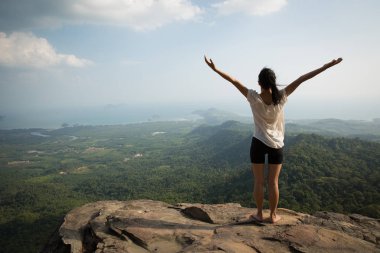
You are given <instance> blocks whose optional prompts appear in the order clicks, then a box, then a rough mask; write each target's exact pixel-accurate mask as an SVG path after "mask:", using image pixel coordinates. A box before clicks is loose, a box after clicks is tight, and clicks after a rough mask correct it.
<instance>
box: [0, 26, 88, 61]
mask: <svg viewBox="0 0 380 253" xmlns="http://www.w3.org/2000/svg"><path fill="white" fill-rule="evenodd" d="M0 52H1V53H0V64H1V65H5V66H9V67H19V66H21V67H36V68H42V67H49V66H56V65H67V66H72V67H84V66H86V65H89V64H91V61H89V60H86V59H80V58H78V57H76V56H75V55H71V54H59V53H57V52H56V51H55V50H54V48H53V47H52V46H51V45H50V44H49V42H48V41H47V40H46V39H44V38H38V37H36V36H35V35H34V34H32V33H19V32H15V33H12V34H10V35H9V36H7V34H5V33H2V32H0Z"/></svg>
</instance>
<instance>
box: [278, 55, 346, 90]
mask: <svg viewBox="0 0 380 253" xmlns="http://www.w3.org/2000/svg"><path fill="white" fill-rule="evenodd" d="M341 61H342V58H338V59H334V60H332V61H331V62H329V63H326V64H325V65H323V66H322V67H320V68H318V69H315V70H313V71H311V72H309V73H307V74H304V75H302V76H300V77H299V78H298V79H296V80H294V81H293V82H292V83H291V84H289V85H288V86H286V88H285V91H286V95H287V96H289V95H290V94H292V93H293V91H295V90H296V89H297V87H298V86H299V85H300V84H301V83H303V82H305V81H307V80H309V79H311V78H313V77H314V76H316V75H318V74H320V73H322V72H323V71H325V70H326V69H328V68H331V67H332V66H334V65H336V64H338V63H340V62H341Z"/></svg>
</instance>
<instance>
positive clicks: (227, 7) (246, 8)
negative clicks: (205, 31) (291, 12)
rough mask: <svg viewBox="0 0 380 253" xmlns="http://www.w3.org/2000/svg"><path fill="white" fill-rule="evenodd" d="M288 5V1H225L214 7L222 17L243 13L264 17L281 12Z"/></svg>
mask: <svg viewBox="0 0 380 253" xmlns="http://www.w3.org/2000/svg"><path fill="white" fill-rule="evenodd" d="M286 4H287V0H224V1H223V2H221V3H216V4H213V6H214V7H215V8H216V9H217V10H218V12H219V13H220V14H222V15H230V14H234V13H239V12H242V13H246V14H248V15H257V16H263V15H267V14H271V13H273V12H276V11H279V10H281V9H282V8H283V7H284V6H285V5H286Z"/></svg>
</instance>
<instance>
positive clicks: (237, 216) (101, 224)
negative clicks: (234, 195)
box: [42, 200, 380, 253]
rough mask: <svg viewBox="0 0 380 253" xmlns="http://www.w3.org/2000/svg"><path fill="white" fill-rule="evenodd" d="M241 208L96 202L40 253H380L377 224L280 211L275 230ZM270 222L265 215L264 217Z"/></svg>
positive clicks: (68, 220) (71, 218) (74, 214)
mask: <svg viewBox="0 0 380 253" xmlns="http://www.w3.org/2000/svg"><path fill="white" fill-rule="evenodd" d="M254 212H255V209H252V208H245V207H241V206H240V205H239V204H235V203H229V204H217V205H207V204H189V203H180V204H177V205H169V204H167V203H164V202H159V201H152V200H132V201H99V202H95V203H89V204H86V205H84V206H82V207H79V208H76V209H73V210H72V211H70V212H69V213H68V214H67V215H66V216H65V219H64V222H63V224H62V225H61V226H60V228H59V229H58V230H57V231H56V233H55V234H54V235H53V236H52V238H51V239H50V241H49V242H48V244H47V245H46V246H45V248H44V249H43V250H42V253H48V252H55V253H68V252H71V253H81V252H85V253H89V252H96V253H117V252H120V253H121V252H127V253H128V252H130V253H143V252H162V253H171V252H215V253H216V252H231V253H232V252H237V253H245V252H247V253H250V252H252V253H253V252H255V253H256V252H380V224H379V220H376V219H372V218H368V217H365V216H361V215H349V216H347V215H343V214H337V213H330V212H317V213H316V214H314V215H313V216H312V215H307V214H303V213H297V212H294V211H291V210H288V209H279V215H280V216H281V217H282V219H281V220H280V221H279V222H278V223H276V224H270V223H266V222H263V223H259V222H254V221H252V220H249V219H248V217H249V216H250V215H251V214H252V213H254ZM264 215H266V216H268V213H265V212H264Z"/></svg>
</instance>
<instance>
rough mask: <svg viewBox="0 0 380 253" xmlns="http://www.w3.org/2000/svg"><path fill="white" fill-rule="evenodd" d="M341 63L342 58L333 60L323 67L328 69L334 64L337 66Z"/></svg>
mask: <svg viewBox="0 0 380 253" xmlns="http://www.w3.org/2000/svg"><path fill="white" fill-rule="evenodd" d="M341 61H343V59H342V58H338V59H334V60H332V61H331V62H329V63H326V64H325V67H326V68H330V67H332V66H334V65H336V64H338V63H340V62H341Z"/></svg>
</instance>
